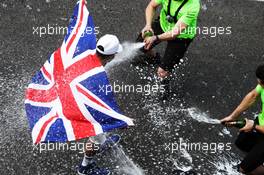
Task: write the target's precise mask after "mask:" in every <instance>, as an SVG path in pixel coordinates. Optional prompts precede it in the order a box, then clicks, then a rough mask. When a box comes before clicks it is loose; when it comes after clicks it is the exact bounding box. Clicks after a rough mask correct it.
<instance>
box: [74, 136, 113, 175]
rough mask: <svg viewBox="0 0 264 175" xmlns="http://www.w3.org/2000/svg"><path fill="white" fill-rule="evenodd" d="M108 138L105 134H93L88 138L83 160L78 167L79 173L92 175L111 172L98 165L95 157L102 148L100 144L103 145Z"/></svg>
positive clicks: (103, 174) (106, 174) (80, 174)
mask: <svg viewBox="0 0 264 175" xmlns="http://www.w3.org/2000/svg"><path fill="white" fill-rule="evenodd" d="M106 140H107V139H106V136H105V135H104V134H100V135H97V136H93V137H90V138H89V139H88V141H87V142H86V143H85V147H84V157H83V160H82V162H81V164H80V165H79V167H78V174H79V175H90V174H95V173H98V174H102V175H108V174H109V173H110V172H109V171H108V170H107V169H105V168H99V167H97V164H96V161H95V159H94V157H95V155H96V154H97V153H98V151H99V150H100V145H102V144H103V143H104V142H105V141H106Z"/></svg>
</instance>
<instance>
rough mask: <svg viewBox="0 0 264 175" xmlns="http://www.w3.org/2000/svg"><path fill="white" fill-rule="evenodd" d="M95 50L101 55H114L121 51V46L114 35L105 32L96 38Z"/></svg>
mask: <svg viewBox="0 0 264 175" xmlns="http://www.w3.org/2000/svg"><path fill="white" fill-rule="evenodd" d="M98 46H101V47H102V48H100V47H99V48H98ZM96 50H97V51H98V52H99V53H101V54H103V55H114V54H117V53H119V52H122V51H123V47H122V45H121V44H120V42H119V40H118V38H117V37H116V36H115V35H109V34H106V35H104V36H103V37H101V38H100V39H99V40H98V42H97V47H96Z"/></svg>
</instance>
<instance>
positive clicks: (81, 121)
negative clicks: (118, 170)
mask: <svg viewBox="0 0 264 175" xmlns="http://www.w3.org/2000/svg"><path fill="white" fill-rule="evenodd" d="M85 3H86V2H85V0H80V1H79V2H78V3H77V5H76V6H75V8H74V13H73V16H72V18H71V21H70V25H69V27H68V33H67V35H66V36H65V39H64V41H63V44H62V46H61V48H59V49H58V50H57V51H55V52H54V53H53V54H52V55H51V57H50V59H49V60H48V61H47V62H46V63H45V64H44V66H43V67H42V68H41V70H40V71H38V72H37V73H36V74H35V76H33V78H32V82H31V83H30V84H29V86H28V89H27V91H26V100H25V106H26V113H27V116H28V120H29V125H30V128H31V131H32V139H33V142H34V144H38V143H48V142H69V141H76V140H80V139H84V138H88V137H90V138H93V140H92V141H95V140H102V139H101V138H103V137H102V136H98V135H100V134H102V133H105V132H109V131H111V130H113V129H116V128H124V127H127V126H131V125H133V120H132V119H131V118H128V117H126V116H124V115H122V114H121V112H120V110H119V108H118V105H117V103H116V101H115V99H114V94H113V93H109V92H107V93H105V91H103V90H102V89H100V88H101V87H108V86H110V83H109V81H108V78H107V75H106V72H105V69H104V67H103V66H104V65H105V64H106V63H107V62H108V61H110V60H111V59H113V58H114V55H115V54H117V53H119V52H121V51H122V46H121V45H120V43H119V40H118V39H117V37H116V36H114V35H105V36H103V37H102V38H100V39H99V41H98V43H97V45H96V36H95V32H94V31H93V32H92V33H91V31H90V30H87V29H94V24H93V20H92V17H91V16H90V15H89V12H88V10H87V8H86V5H85ZM87 31H89V32H87ZM93 136H95V137H93ZM119 140H120V137H119V136H118V135H113V136H111V137H109V138H106V139H103V142H100V143H101V145H100V148H99V151H100V152H102V151H104V150H105V149H106V148H107V145H109V143H110V142H111V143H116V142H118V141H119ZM95 153H96V152H95V151H87V152H86V154H85V157H84V159H83V161H82V164H81V165H80V166H79V169H78V173H79V174H89V175H93V174H109V171H108V170H105V169H100V168H97V167H96V164H95V162H94V160H93V158H92V156H93V155H94V154H95Z"/></svg>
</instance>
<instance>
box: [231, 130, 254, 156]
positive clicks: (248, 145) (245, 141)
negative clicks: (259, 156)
mask: <svg viewBox="0 0 264 175" xmlns="http://www.w3.org/2000/svg"><path fill="white" fill-rule="evenodd" d="M256 140H257V134H256V133H254V132H249V133H245V132H240V133H239V135H238V137H237V139H236V141H235V145H236V146H237V147H238V148H239V149H240V150H241V151H244V152H249V151H250V150H251V149H252V148H253V147H254V146H255V144H256Z"/></svg>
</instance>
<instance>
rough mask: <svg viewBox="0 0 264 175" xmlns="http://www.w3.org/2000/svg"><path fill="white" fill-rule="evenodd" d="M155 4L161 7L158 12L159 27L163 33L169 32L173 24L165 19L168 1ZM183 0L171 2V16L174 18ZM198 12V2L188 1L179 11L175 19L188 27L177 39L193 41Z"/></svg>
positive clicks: (197, 0) (157, 0)
mask: <svg viewBox="0 0 264 175" xmlns="http://www.w3.org/2000/svg"><path fill="white" fill-rule="evenodd" d="M155 1H156V3H157V4H160V5H162V9H161V12H160V25H161V28H162V30H163V31H164V32H168V31H171V30H172V29H174V27H175V23H169V22H168V21H167V19H166V16H167V15H166V11H167V9H168V4H169V0H155ZM182 2H183V0H180V1H175V0H172V1H171V9H170V10H171V15H172V16H174V15H175V13H176V11H177V9H178V8H179V6H180V5H181V4H182ZM199 11H200V0H189V1H188V2H187V3H186V4H185V5H184V6H183V7H182V8H181V10H180V11H179V14H178V16H177V19H178V20H180V21H181V22H183V23H185V24H186V25H188V27H187V28H186V29H185V30H184V31H182V32H181V34H180V35H178V38H186V39H187V38H189V39H193V38H194V37H195V35H196V27H197V18H198V14H199Z"/></svg>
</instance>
